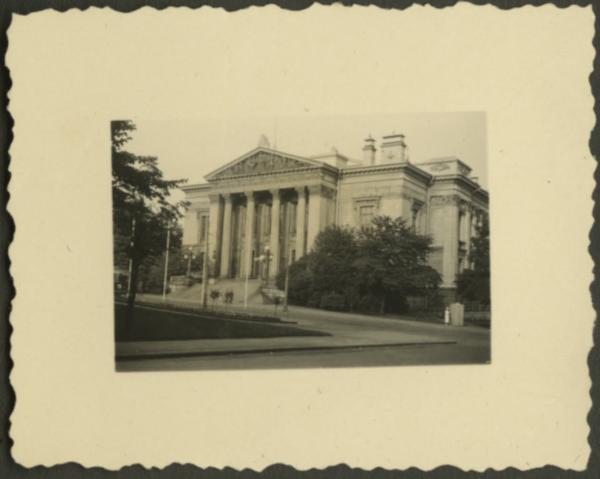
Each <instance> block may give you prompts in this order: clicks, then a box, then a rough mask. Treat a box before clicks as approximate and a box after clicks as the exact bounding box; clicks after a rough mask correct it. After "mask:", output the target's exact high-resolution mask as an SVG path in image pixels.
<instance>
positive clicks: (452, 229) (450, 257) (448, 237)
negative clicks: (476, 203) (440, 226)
mask: <svg viewBox="0 0 600 479" xmlns="http://www.w3.org/2000/svg"><path fill="white" fill-rule="evenodd" d="M444 203H445V204H444V213H443V216H444V218H445V222H444V223H445V224H444V237H443V238H442V244H443V245H444V258H443V268H442V271H443V274H442V286H443V287H445V288H454V287H456V283H455V280H456V274H457V273H458V215H459V209H458V199H457V198H456V197H454V196H446V197H444Z"/></svg>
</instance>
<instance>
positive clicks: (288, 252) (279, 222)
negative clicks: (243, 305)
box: [209, 186, 318, 280]
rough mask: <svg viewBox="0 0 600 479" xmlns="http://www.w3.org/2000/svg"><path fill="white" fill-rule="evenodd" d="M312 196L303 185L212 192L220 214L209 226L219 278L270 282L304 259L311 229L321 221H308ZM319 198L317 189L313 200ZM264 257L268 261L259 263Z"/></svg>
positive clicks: (213, 206)
mask: <svg viewBox="0 0 600 479" xmlns="http://www.w3.org/2000/svg"><path fill="white" fill-rule="evenodd" d="M308 196H309V194H308V193H307V188H306V187H303V186H298V187H291V188H266V189H259V188H256V189H253V190H247V191H240V192H223V193H217V194H212V195H211V196H210V202H211V208H210V209H211V211H218V213H217V215H215V216H213V217H211V218H210V226H209V227H210V229H211V230H213V231H217V232H218V233H217V237H216V240H217V241H216V244H214V245H213V246H212V251H213V260H214V261H215V262H217V263H218V265H219V268H218V276H219V277H220V278H245V277H246V275H248V277H249V278H251V279H254V278H262V279H265V280H266V279H268V278H274V277H275V276H276V275H277V274H278V273H279V271H281V270H282V269H283V268H284V267H285V265H286V264H289V263H292V262H294V261H296V260H297V259H298V258H300V257H301V256H303V255H304V254H305V253H306V237H307V225H312V228H313V229H315V228H316V226H315V225H314V224H315V223H317V218H313V221H312V223H311V221H310V219H309V218H307V213H308V210H307V208H306V205H307V203H309V202H310V200H309V199H308ZM316 197H317V193H315V192H314V190H313V196H312V198H313V201H314V202H317V201H318V200H316V199H315V198H316ZM220 217H222V219H220ZM221 224H222V227H221V228H219V226H220V225H221ZM219 230H220V231H219ZM219 237H220V244H221V249H220V251H219V250H218V249H217V247H216V246H217V244H218V243H219ZM261 257H262V258H268V259H267V260H264V259H263V261H258V260H259V258H261Z"/></svg>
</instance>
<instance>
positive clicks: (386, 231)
mask: <svg viewBox="0 0 600 479" xmlns="http://www.w3.org/2000/svg"><path fill="white" fill-rule="evenodd" d="M357 246H358V257H357V258H356V260H355V261H354V267H355V268H356V269H357V275H358V278H360V294H361V295H371V296H374V297H377V298H378V299H379V302H380V312H382V313H383V312H384V311H386V310H387V309H397V308H398V307H400V306H401V305H402V301H405V299H406V296H408V295H411V294H421V293H423V292H424V291H427V290H431V289H436V288H437V286H438V285H439V283H440V281H441V278H440V275H439V273H437V271H435V270H434V269H433V268H432V267H431V266H429V265H428V264H427V257H428V255H429V252H430V249H431V238H430V237H429V236H424V235H419V234H417V233H416V232H415V231H414V230H413V229H412V228H410V227H409V226H407V224H406V222H405V221H404V220H403V219H402V218H396V219H392V218H390V217H389V216H377V217H375V218H373V220H372V223H371V225H370V226H368V227H363V228H362V229H361V230H360V231H359V233H358V242H357ZM394 303H395V304H394ZM386 306H387V307H386ZM392 306H395V308H391V307H392Z"/></svg>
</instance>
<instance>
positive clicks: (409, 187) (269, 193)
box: [183, 134, 488, 295]
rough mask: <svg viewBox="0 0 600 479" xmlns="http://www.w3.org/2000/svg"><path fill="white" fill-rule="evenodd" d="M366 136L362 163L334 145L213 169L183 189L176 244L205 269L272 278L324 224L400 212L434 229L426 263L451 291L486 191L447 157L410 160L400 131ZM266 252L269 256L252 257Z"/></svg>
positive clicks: (259, 153)
mask: <svg viewBox="0 0 600 479" xmlns="http://www.w3.org/2000/svg"><path fill="white" fill-rule="evenodd" d="M379 150H380V151H379V154H378V151H377V147H376V145H375V140H374V139H372V138H371V137H369V138H368V139H367V140H365V145H364V147H363V159H362V161H357V160H352V159H350V158H348V157H346V156H344V155H341V154H340V153H339V152H337V151H336V150H335V149H333V150H332V151H331V152H330V153H328V154H324V155H319V156H313V157H300V156H296V155H293V154H288V153H283V152H281V151H276V150H273V149H271V148H269V147H268V145H267V144H266V142H265V141H264V139H263V141H261V144H260V145H259V147H257V148H255V149H254V150H252V151H250V152H248V153H246V154H245V155H243V156H241V157H239V158H237V159H235V160H233V161H232V162H230V163H228V164H226V165H224V166H222V167H221V168H219V169H217V170H216V171H213V172H212V173H210V174H209V175H207V176H206V177H205V179H206V183H204V184H195V185H187V186H184V187H183V190H184V192H185V195H186V200H187V201H189V202H190V207H189V209H188V211H187V214H186V217H185V220H184V236H183V243H184V246H186V247H191V248H197V249H199V250H201V251H204V250H205V248H206V244H205V243H206V241H207V240H208V251H209V258H210V260H211V264H212V267H211V270H212V275H213V276H215V277H218V278H228V279H229V278H240V279H243V278H246V276H247V277H249V278H273V277H274V276H276V275H277V273H278V272H279V271H281V270H282V269H283V268H284V267H285V265H286V264H288V263H292V262H294V261H295V260H297V259H299V258H300V257H302V256H303V255H305V254H306V253H307V252H309V251H310V250H311V248H312V247H313V244H314V241H315V238H316V236H317V235H318V233H319V232H320V231H322V230H323V229H325V228H326V227H328V226H330V225H334V224H337V225H348V226H353V227H359V226H361V225H366V224H368V223H369V222H370V221H371V219H372V218H373V217H374V216H376V215H388V216H391V217H394V218H395V217H399V216H400V217H402V218H404V219H405V220H406V221H407V222H408V224H410V225H411V226H412V227H414V228H415V230H416V231H417V232H418V233H421V234H428V235H431V237H432V239H433V248H432V253H431V255H430V258H429V261H430V264H431V265H432V266H433V267H434V268H435V269H436V270H438V271H439V272H440V274H441V276H442V285H441V287H442V288H443V289H444V290H446V291H447V292H448V293H449V294H450V295H452V291H453V290H454V289H455V279H456V275H457V274H458V273H459V272H460V271H462V270H463V269H465V268H468V267H469V266H470V265H469V252H470V248H471V239H472V237H473V236H474V234H475V231H476V225H477V224H478V223H480V222H481V221H483V219H484V217H486V216H487V214H488V194H487V192H486V191H485V190H483V189H482V188H481V186H480V185H479V184H478V182H477V179H476V178H472V177H471V176H470V175H471V168H470V167H469V166H467V165H466V164H464V163H463V162H462V161H460V160H459V159H458V158H454V157H447V158H438V159H433V160H430V161H427V162H423V163H416V164H413V163H411V162H410V161H409V159H408V157H407V152H406V144H405V141H404V136H403V135H396V134H394V135H389V136H384V137H383V139H382V142H381V144H380V147H379ZM265 256H268V258H269V261H259V259H264V258H265Z"/></svg>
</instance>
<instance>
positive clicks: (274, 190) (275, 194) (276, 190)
mask: <svg viewBox="0 0 600 479" xmlns="http://www.w3.org/2000/svg"><path fill="white" fill-rule="evenodd" d="M280 192H281V188H271V189H269V193H271V195H273V199H275V198H277V199H279V193H280Z"/></svg>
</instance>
